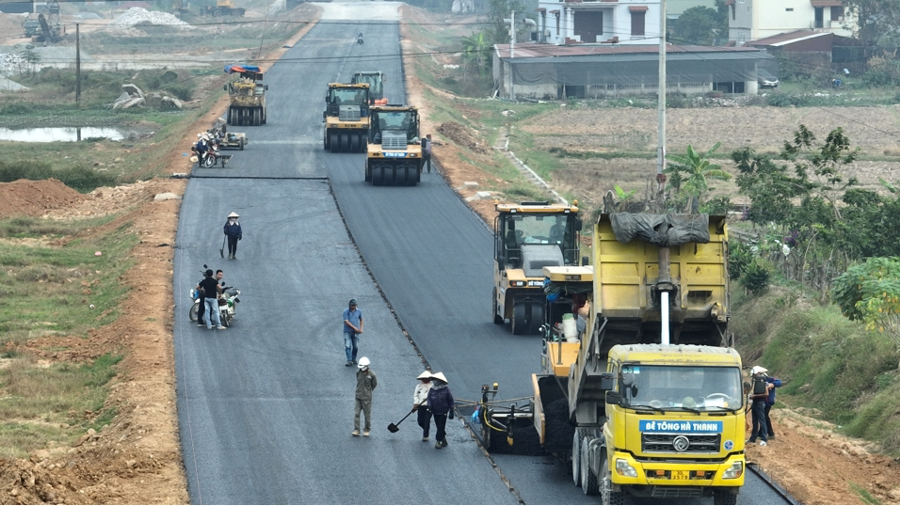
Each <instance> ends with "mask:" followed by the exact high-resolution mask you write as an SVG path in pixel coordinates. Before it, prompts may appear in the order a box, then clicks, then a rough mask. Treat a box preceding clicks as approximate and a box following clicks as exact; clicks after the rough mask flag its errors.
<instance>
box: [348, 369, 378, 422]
mask: <svg viewBox="0 0 900 506" xmlns="http://www.w3.org/2000/svg"><path fill="white" fill-rule="evenodd" d="M358 367H359V370H357V371H356V396H355V399H356V406H355V413H354V416H353V433H352V435H353V437H359V413H360V411H361V412H362V413H363V415H364V416H365V417H366V423H365V426H364V427H363V433H362V435H363V436H364V437H369V432H370V431H371V430H372V392H373V391H374V390H375V387H377V386H378V378H376V377H375V373H374V372H372V370H371V369H369V359H368V358H367V357H361V358H360V359H359V366H358Z"/></svg>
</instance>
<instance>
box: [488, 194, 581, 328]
mask: <svg viewBox="0 0 900 506" xmlns="http://www.w3.org/2000/svg"><path fill="white" fill-rule="evenodd" d="M495 208H496V210H497V217H496V218H495V219H494V291H493V295H492V300H493V302H492V303H493V313H494V323H496V324H501V323H503V322H504V321H506V320H507V319H509V320H510V321H511V322H512V332H513V333H514V334H534V333H536V332H538V327H539V326H540V325H541V324H542V323H544V303H545V301H546V296H545V295H544V292H543V285H544V274H543V271H542V270H543V268H544V267H557V266H576V265H578V263H579V261H580V258H579V254H580V249H579V235H580V231H581V226H582V223H581V219H580V218H579V217H578V207H577V203H576V204H575V205H573V206H569V205H559V204H553V205H551V204H550V203H549V202H547V201H541V202H522V203H520V204H500V203H496V204H495Z"/></svg>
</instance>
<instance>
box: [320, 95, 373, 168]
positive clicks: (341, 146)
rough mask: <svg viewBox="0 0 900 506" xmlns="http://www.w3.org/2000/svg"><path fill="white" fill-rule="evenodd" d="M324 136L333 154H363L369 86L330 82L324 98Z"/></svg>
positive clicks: (367, 124) (324, 140)
mask: <svg viewBox="0 0 900 506" xmlns="http://www.w3.org/2000/svg"><path fill="white" fill-rule="evenodd" d="M322 121H324V122H325V136H324V138H323V139H322V143H323V144H324V145H325V149H326V150H328V151H331V152H332V153H363V152H365V150H366V132H367V131H368V129H369V85H368V84H366V83H360V84H341V83H331V84H329V85H328V94H326V95H325V112H323V113H322Z"/></svg>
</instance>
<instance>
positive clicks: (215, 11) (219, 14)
mask: <svg viewBox="0 0 900 506" xmlns="http://www.w3.org/2000/svg"><path fill="white" fill-rule="evenodd" d="M221 16H222V9H216V10H214V11H213V17H214V18H218V17H221Z"/></svg>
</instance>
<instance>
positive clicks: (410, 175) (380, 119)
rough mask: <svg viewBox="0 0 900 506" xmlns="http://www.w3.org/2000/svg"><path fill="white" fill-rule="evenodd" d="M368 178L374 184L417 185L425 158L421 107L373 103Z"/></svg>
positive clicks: (368, 147) (366, 170)
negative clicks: (420, 118)
mask: <svg viewBox="0 0 900 506" xmlns="http://www.w3.org/2000/svg"><path fill="white" fill-rule="evenodd" d="M370 119H371V122H370V127H369V137H368V144H367V146H366V167H365V174H366V175H365V180H366V181H368V182H371V183H372V185H374V186H415V185H416V184H418V183H419V180H420V179H421V176H422V167H423V166H424V165H425V160H424V159H423V158H422V145H421V144H420V139H419V110H418V109H417V108H416V107H413V106H404V105H384V106H372V109H371V112H370Z"/></svg>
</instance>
